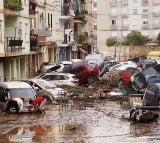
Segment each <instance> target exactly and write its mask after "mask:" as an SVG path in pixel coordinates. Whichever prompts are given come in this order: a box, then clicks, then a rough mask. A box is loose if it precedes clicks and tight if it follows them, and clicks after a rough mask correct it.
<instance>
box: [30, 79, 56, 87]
mask: <svg viewBox="0 0 160 143" xmlns="http://www.w3.org/2000/svg"><path fill="white" fill-rule="evenodd" d="M28 81H31V82H34V83H36V84H37V85H39V86H41V87H44V86H49V87H56V85H55V84H53V83H52V84H51V83H50V82H48V81H46V80H44V79H42V78H32V79H28Z"/></svg>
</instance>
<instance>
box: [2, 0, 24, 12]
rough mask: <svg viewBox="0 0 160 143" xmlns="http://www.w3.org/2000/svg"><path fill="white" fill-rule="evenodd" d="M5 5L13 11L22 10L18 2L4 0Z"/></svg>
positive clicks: (17, 0)
mask: <svg viewBox="0 0 160 143" xmlns="http://www.w3.org/2000/svg"><path fill="white" fill-rule="evenodd" d="M5 5H6V6H7V7H8V8H10V9H13V10H20V9H22V3H21V2H20V1H19V0H5Z"/></svg>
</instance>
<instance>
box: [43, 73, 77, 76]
mask: <svg viewBox="0 0 160 143" xmlns="http://www.w3.org/2000/svg"><path fill="white" fill-rule="evenodd" d="M44 75H68V76H75V75H74V74H71V73H63V72H49V73H45V74H44Z"/></svg>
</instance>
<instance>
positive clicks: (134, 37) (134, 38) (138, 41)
mask: <svg viewBox="0 0 160 143" xmlns="http://www.w3.org/2000/svg"><path fill="white" fill-rule="evenodd" d="M148 41H149V39H148V38H146V37H145V36H143V35H142V34H141V32H139V31H132V32H130V33H129V34H128V35H127V37H126V39H125V40H124V42H123V44H125V45H134V46H136V45H144V44H145V43H146V42H148Z"/></svg>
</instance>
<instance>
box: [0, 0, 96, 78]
mask: <svg viewBox="0 0 160 143" xmlns="http://www.w3.org/2000/svg"><path fill="white" fill-rule="evenodd" d="M91 9H92V7H91V3H90V2H89V1H86V0H14V1H13V0H2V1H0V46H1V48H0V80H1V81H5V80H13V79H21V78H30V77H34V76H35V75H37V74H38V71H39V69H40V65H41V64H42V63H43V62H61V61H63V60H71V59H74V58H83V57H84V56H85V55H86V54H88V53H91V51H92V50H91V46H90V43H91V40H89V39H90V32H91V31H92V29H93V27H92V15H91Z"/></svg>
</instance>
